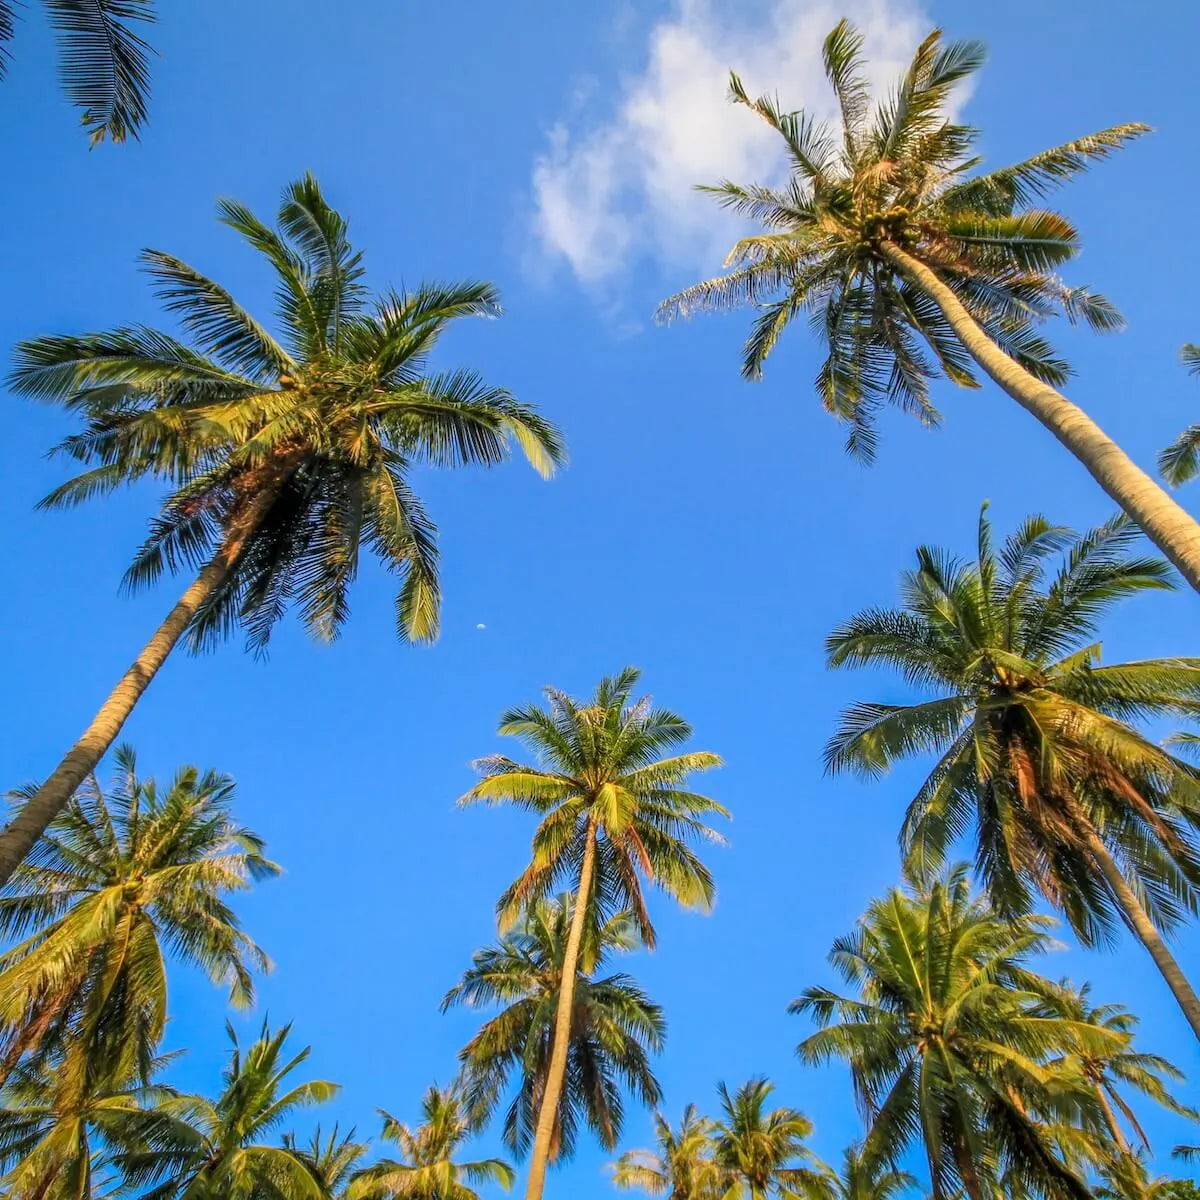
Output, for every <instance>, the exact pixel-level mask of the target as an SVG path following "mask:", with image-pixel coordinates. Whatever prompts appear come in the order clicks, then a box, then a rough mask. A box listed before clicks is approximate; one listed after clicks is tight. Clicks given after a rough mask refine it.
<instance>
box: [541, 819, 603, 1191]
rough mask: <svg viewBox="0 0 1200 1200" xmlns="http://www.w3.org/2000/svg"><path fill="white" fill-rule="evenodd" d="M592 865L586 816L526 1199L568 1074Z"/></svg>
mask: <svg viewBox="0 0 1200 1200" xmlns="http://www.w3.org/2000/svg"><path fill="white" fill-rule="evenodd" d="M595 865H596V826H595V824H594V823H593V822H592V821H590V820H589V821H588V827H587V836H586V841H585V842H584V847H583V862H582V863H581V864H580V867H579V887H578V889H577V890H576V892H575V911H574V912H573V913H572V914H571V929H570V932H569V933H568V934H567V945H566V949H565V950H564V951H563V965H562V982H561V983H560V984H559V988H558V1010H557V1012H556V1013H555V1017H554V1043H553V1045H552V1046H551V1048H550V1068H549V1070H548V1071H547V1072H546V1091H545V1094H544V1095H543V1096H542V1106H541V1108H540V1109H539V1110H538V1118H537V1125H536V1127H535V1129H534V1134H533V1153H532V1154H531V1155H530V1158H529V1181H528V1182H527V1183H526V1185H525V1200H542V1189H543V1188H544V1187H545V1185H546V1164H547V1163H548V1162H549V1161H550V1144H551V1141H552V1139H553V1136H554V1123H555V1121H556V1119H557V1117H558V1104H559V1101H560V1100H561V1099H562V1091H563V1083H564V1081H565V1078H566V1074H567V1054H568V1052H569V1050H570V1048H571V1012H572V1009H573V1008H574V1006H575V978H576V974H577V971H578V966H579V948H580V946H581V945H582V943H583V927H584V924H585V923H586V921H587V912H588V899H589V897H590V895H591V890H592V874H593V872H594V870H595Z"/></svg>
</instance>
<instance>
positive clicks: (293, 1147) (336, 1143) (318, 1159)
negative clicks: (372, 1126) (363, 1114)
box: [283, 1125, 367, 1200]
mask: <svg viewBox="0 0 1200 1200" xmlns="http://www.w3.org/2000/svg"><path fill="white" fill-rule="evenodd" d="M283 1147H284V1149H285V1150H289V1151H292V1152H293V1153H295V1154H298V1155H299V1156H300V1157H301V1158H302V1159H303V1160H304V1164H305V1166H307V1167H308V1169H309V1171H310V1172H311V1173H312V1175H313V1176H314V1177H315V1179H316V1181H317V1186H318V1188H319V1189H320V1193H321V1196H322V1198H323V1200H345V1197H346V1193H347V1190H348V1189H349V1186H350V1181H351V1179H352V1178H353V1177H354V1175H355V1173H356V1172H357V1171H358V1170H359V1163H360V1162H361V1161H362V1159H363V1157H364V1156H365V1155H366V1153H367V1145H366V1143H365V1142H359V1141H356V1140H355V1137H354V1130H353V1129H351V1130H350V1132H349V1133H346V1134H343V1133H342V1132H341V1130H340V1129H339V1128H338V1126H337V1125H334V1127H333V1128H332V1129H331V1130H330V1131H329V1133H327V1134H326V1133H323V1132H322V1131H321V1127H320V1125H318V1126H317V1127H316V1129H315V1130H313V1134H312V1137H311V1138H309V1140H308V1142H307V1144H305V1145H301V1144H300V1143H299V1142H298V1141H297V1140H296V1136H295V1134H292V1133H285V1134H284V1135H283Z"/></svg>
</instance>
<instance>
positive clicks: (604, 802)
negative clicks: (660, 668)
mask: <svg viewBox="0 0 1200 1200" xmlns="http://www.w3.org/2000/svg"><path fill="white" fill-rule="evenodd" d="M638 678H639V673H638V672H637V671H636V670H634V669H633V668H632V667H626V668H625V670H623V671H621V672H620V674H618V675H615V676H612V677H610V678H607V679H603V680H601V682H600V684H599V686H598V687H597V688H596V692H595V694H594V695H593V696H592V698H591V699H590V700H589V701H587V702H580V701H578V700H574V699H572V698H571V697H570V696H567V695H566V694H564V693H563V692H560V691H557V690H555V689H553V688H548V689H547V691H546V695H547V698H548V700H549V704H548V706H547V707H546V708H539V707H538V706H537V705H527V706H525V707H523V708H515V709H512V710H511V711H509V712H507V713H506V714H505V715H504V717H503V718H502V719H501V724H500V732H501V733H502V734H506V735H510V736H515V737H519V738H521V739H522V740H524V741H525V743H526V744H527V745H528V746H529V747H530V748H531V749H532V750H533V751H534V752H535V753H536V754H537V755H538V758H539V763H538V764H534V765H526V764H523V763H518V762H515V761H513V760H512V759H510V758H506V757H504V756H503V755H495V756H493V757H490V758H486V759H481V760H480V762H479V763H478V764H477V766H478V768H479V769H480V770H481V771H482V772H483V775H484V778H483V779H482V780H480V782H479V783H477V784H476V785H475V787H473V788H472V789H471V791H469V792H468V793H467V794H466V795H465V796H464V797H463V798H462V801H461V802H462V803H472V802H475V801H481V800H482V801H486V802H488V803H491V804H499V803H512V804H516V805H518V806H519V807H521V808H525V809H530V810H531V811H533V812H535V813H537V814H538V815H539V817H540V818H541V820H540V821H539V823H538V827H537V830H536V831H535V833H534V836H533V859H532V861H531V862H530V864H529V866H528V867H527V868H526V869H525V870H524V871H523V872H522V873H521V875H520V877H519V878H518V879H517V880H516V881H515V882H514V883H513V884H512V886H511V887H509V888H508V889H507V890H506V891H505V893H504V895H503V896H502V897H501V899H500V903H499V913H500V923H501V927H502V929H503V930H507V929H510V928H511V927H512V926H513V925H514V924H515V923H516V921H517V920H518V919H519V917H520V915H521V913H522V912H523V911H525V910H526V909H527V908H528V907H529V906H530V905H533V904H535V903H536V902H537V901H538V900H541V899H544V898H545V897H547V896H548V895H550V894H552V893H553V892H554V891H555V890H556V889H557V888H559V887H560V886H561V885H563V884H564V883H565V884H567V885H568V886H570V887H571V888H572V889H573V890H574V892H575V897H576V900H575V909H574V912H573V914H572V919H571V926H570V929H569V930H568V933H567V942H566V946H565V947H564V950H563V960H562V986H561V987H560V989H559V993H558V1003H557V1008H556V1011H555V1016H554V1033H553V1042H552V1048H551V1054H550V1063H549V1066H548V1067H547V1071H546V1084H545V1091H544V1093H543V1096H542V1100H541V1105H540V1107H539V1109H538V1114H537V1121H536V1124H535V1126H534V1136H533V1149H532V1154H531V1158H530V1166H529V1180H528V1184H527V1188H526V1193H525V1195H526V1200H540V1198H541V1195H542V1188H543V1186H544V1183H545V1177H546V1165H547V1163H548V1162H549V1159H550V1151H551V1146H552V1143H553V1138H554V1126H555V1122H556V1120H557V1117H558V1113H559V1105H560V1102H561V1099H562V1092H563V1085H564V1081H565V1078H566V1071H567V1064H568V1061H569V1055H570V1046H571V1038H570V1030H571V1012H572V1009H573V1006H574V1004H575V995H576V992H575V981H576V976H577V973H578V970H579V964H580V955H581V950H582V947H583V944H584V932H585V929H586V928H587V927H588V926H589V925H592V926H595V925H599V924H602V923H603V921H604V920H606V919H607V918H608V917H609V916H611V915H612V914H613V913H614V912H616V911H628V913H629V915H630V919H631V921H632V922H633V926H634V928H635V929H636V931H637V933H638V936H639V937H640V938H641V940H642V942H643V943H644V944H645V945H646V946H647V947H648V948H651V949H652V948H653V946H654V942H655V937H654V926H653V925H652V924H651V921H650V916H649V913H648V912H647V911H646V902H645V897H644V896H643V889H642V879H643V878H646V879H649V880H651V881H652V882H654V883H655V884H657V886H658V887H660V888H661V889H662V890H663V891H665V892H666V893H667V895H669V896H671V897H672V898H673V899H675V900H677V901H678V902H679V903H680V904H683V905H685V906H687V907H692V908H700V909H703V910H707V909H708V908H710V907H711V905H712V902H713V898H714V895H715V887H714V884H713V880H712V876H711V874H710V873H709V871H708V868H707V867H706V866H705V865H704V863H703V862H701V860H700V858H699V857H698V856H697V855H696V853H695V852H694V851H693V850H692V848H691V846H690V845H689V842H691V841H694V840H697V839H707V840H709V841H720V840H721V838H720V835H719V834H717V833H716V832H715V831H714V830H713V829H712V828H711V827H710V826H709V825H707V824H706V823H705V820H704V818H706V817H709V816H712V815H713V814H717V815H720V816H727V815H728V814H727V813H726V811H725V809H724V808H722V807H721V805H720V804H718V803H717V802H716V801H715V800H710V799H709V798H708V797H707V796H701V795H698V794H697V793H695V792H692V791H689V790H687V789H688V780H689V777H690V776H691V775H692V774H694V773H695V772H698V771H707V770H709V769H711V768H713V767H716V766H718V765H719V763H720V759H719V758H718V757H717V755H715V754H709V753H706V752H691V753H681V754H673V755H670V756H669V757H665V758H664V757H660V756H661V755H662V754H663V752H664V751H667V750H670V749H673V748H674V747H677V746H679V745H681V744H682V743H684V742H686V741H687V740H688V739H689V738H690V737H691V733H692V731H691V727H690V726H689V725H688V724H687V722H686V721H684V720H683V719H682V718H681V717H679V716H677V715H676V714H675V713H673V712H669V711H667V710H666V709H660V708H655V707H653V706H652V704H651V702H650V700H649V698H648V697H645V698H643V699H641V700H639V701H637V702H636V703H634V702H631V700H630V697H631V694H632V691H633V688H634V687H635V686H636V684H637V681H638Z"/></svg>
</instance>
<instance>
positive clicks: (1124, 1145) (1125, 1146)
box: [1092, 1083, 1129, 1154]
mask: <svg viewBox="0 0 1200 1200" xmlns="http://www.w3.org/2000/svg"><path fill="white" fill-rule="evenodd" d="M1092 1090H1093V1091H1094V1092H1095V1094H1096V1102H1097V1103H1098V1104H1099V1105H1100V1111H1101V1113H1102V1114H1103V1115H1104V1123H1105V1124H1106V1125H1107V1126H1108V1132H1109V1134H1110V1135H1111V1136H1112V1140H1113V1141H1114V1142H1116V1144H1117V1149H1118V1150H1119V1151H1120V1152H1121V1153H1122V1154H1128V1153H1129V1143H1128V1142H1127V1141H1126V1140H1125V1132H1124V1130H1122V1128H1121V1125H1120V1122H1119V1121H1118V1120H1117V1114H1116V1113H1115V1112H1113V1110H1112V1105H1111V1104H1109V1102H1108V1096H1107V1095H1106V1094H1105V1091H1104V1085H1103V1084H1100V1083H1097V1084H1096V1085H1095V1087H1094V1088H1093V1089H1092Z"/></svg>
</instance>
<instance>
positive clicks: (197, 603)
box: [0, 486, 278, 887]
mask: <svg viewBox="0 0 1200 1200" xmlns="http://www.w3.org/2000/svg"><path fill="white" fill-rule="evenodd" d="M277 494H278V488H277V487H271V486H263V487H261V488H259V489H258V491H257V492H256V493H255V494H254V496H253V497H252V499H251V500H250V502H249V503H248V504H247V505H246V507H245V509H244V510H243V511H242V513H241V514H240V515H239V516H238V517H237V518H236V519H235V520H234V521H232V522H231V523H230V526H229V530H228V532H227V533H226V535H225V539H224V541H222V543H221V545H220V547H219V549H218V550H217V553H216V554H215V555H214V556H213V558H212V560H211V561H210V562H209V563H208V564H207V565H206V566H205V567H204V569H203V570H202V571H201V572H200V574H199V575H197V576H196V579H195V580H194V581H193V583H192V584H191V585H190V586H189V587H188V589H187V591H185V592H184V593H183V595H182V596H180V597H179V599H178V600H177V601H176V602H175V605H174V607H173V608H172V609H171V611H170V612H169V613H167V617H166V620H164V621H163V623H162V624H161V625H160V626H159V627H158V629H157V630H155V633H154V636H153V637H152V638H151V639H150V640H149V641H148V642H147V643H146V645H145V646H144V647H143V648H142V652H141V653H140V654H139V655H138V656H137V658H135V659H134V660H133V664H132V665H131V666H130V667H129V669H128V670H127V671H126V672H125V674H124V675H122V676H121V678H120V680H119V681H118V683H117V686H116V687H115V688H113V690H112V691H111V692H110V693H109V696H108V699H107V700H105V701H104V703H103V704H102V705H101V706H100V711H99V712H97V713H96V715H95V716H94V717H93V718H92V722H91V724H90V725H88V727H87V728H86V729H85V730H84V731H83V734H82V736H81V737H80V738H79V740H78V741H77V742H76V743H75V745H73V746H72V747H71V749H70V750H69V751H67V754H66V756H65V757H64V758H63V760H62V762H60V763H59V764H58V766H57V767H55V768H54V771H53V773H52V774H51V775H50V777H49V778H48V779H47V780H46V782H45V783H43V784H42V786H41V787H40V788H38V790H37V792H35V793H34V795H33V796H31V797H30V798H29V799H28V800H26V801H25V803H24V804H22V805H21V807H20V808H19V809H18V810H17V813H16V815H15V816H14V817H13V819H12V820H11V821H10V822H9V823H8V824H7V825H6V826H5V827H4V830H3V832H0V887H3V886H4V885H5V884H6V883H7V882H8V880H9V878H10V877H11V876H12V873H13V871H15V870H16V869H17V867H18V866H19V865H20V863H21V862H22V860H23V859H24V858H25V856H26V855H27V854H28V853H29V851H30V850H32V849H33V846H34V844H35V843H36V842H37V840H38V838H40V837H41V836H42V834H43V833H44V832H45V831H46V827H47V826H48V825H49V824H50V822H51V821H53V820H54V818H55V817H56V816H58V814H59V813H60V812H62V810H63V809H64V808H65V807H66V806H67V803H68V802H69V801H70V799H71V797H72V796H73V795H74V794H75V789H76V788H77V787H78V786H79V785H80V784H81V783H82V782H83V781H84V779H86V778H87V776H88V775H90V774H91V773H92V772H93V771H94V770H95V769H96V767H97V765H98V764H99V762H100V760H101V759H102V758H103V757H104V755H105V753H106V751H107V750H108V748H109V746H111V745H112V744H113V741H114V740H115V739H116V736H117V734H118V733H120V732H121V726H122V725H124V724H125V722H126V720H127V719H128V717H129V714H130V713H131V712H133V709H134V706H135V705H136V704H137V702H138V701H139V700H140V699H141V697H142V693H143V692H145V690H146V689H147V688H148V687H149V686H150V682H151V680H152V679H153V678H154V676H155V675H156V674H158V670H159V668H160V667H161V666H162V665H163V663H164V662H166V660H167V656H168V655H169V654H170V653H171V651H172V650H174V648H175V646H176V644H177V643H178V642H179V639H180V638H181V637H183V635H184V633H186V632H187V629H188V626H189V625H191V623H192V621H193V619H194V618H195V616H196V613H197V612H199V610H200V607H201V605H202V604H203V603H204V601H205V600H207V599H208V597H209V596H211V595H212V593H213V592H214V591H215V590H216V589H217V588H218V587H219V586H220V585H221V583H222V582H223V581H224V580H225V578H226V576H227V575H228V574H229V572H230V571H231V570H232V569H233V567H234V564H235V563H236V562H237V560H238V558H239V556H240V555H241V553H242V550H243V549H244V548H245V545H246V542H247V540H248V539H249V537H250V535H251V534H252V533H253V532H254V530H255V529H256V528H257V527H258V525H259V522H260V521H261V520H262V518H263V517H264V516H265V515H266V512H267V509H268V508H270V506H271V504H272V503H273V502H274V499H275V497H276V495H277Z"/></svg>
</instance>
